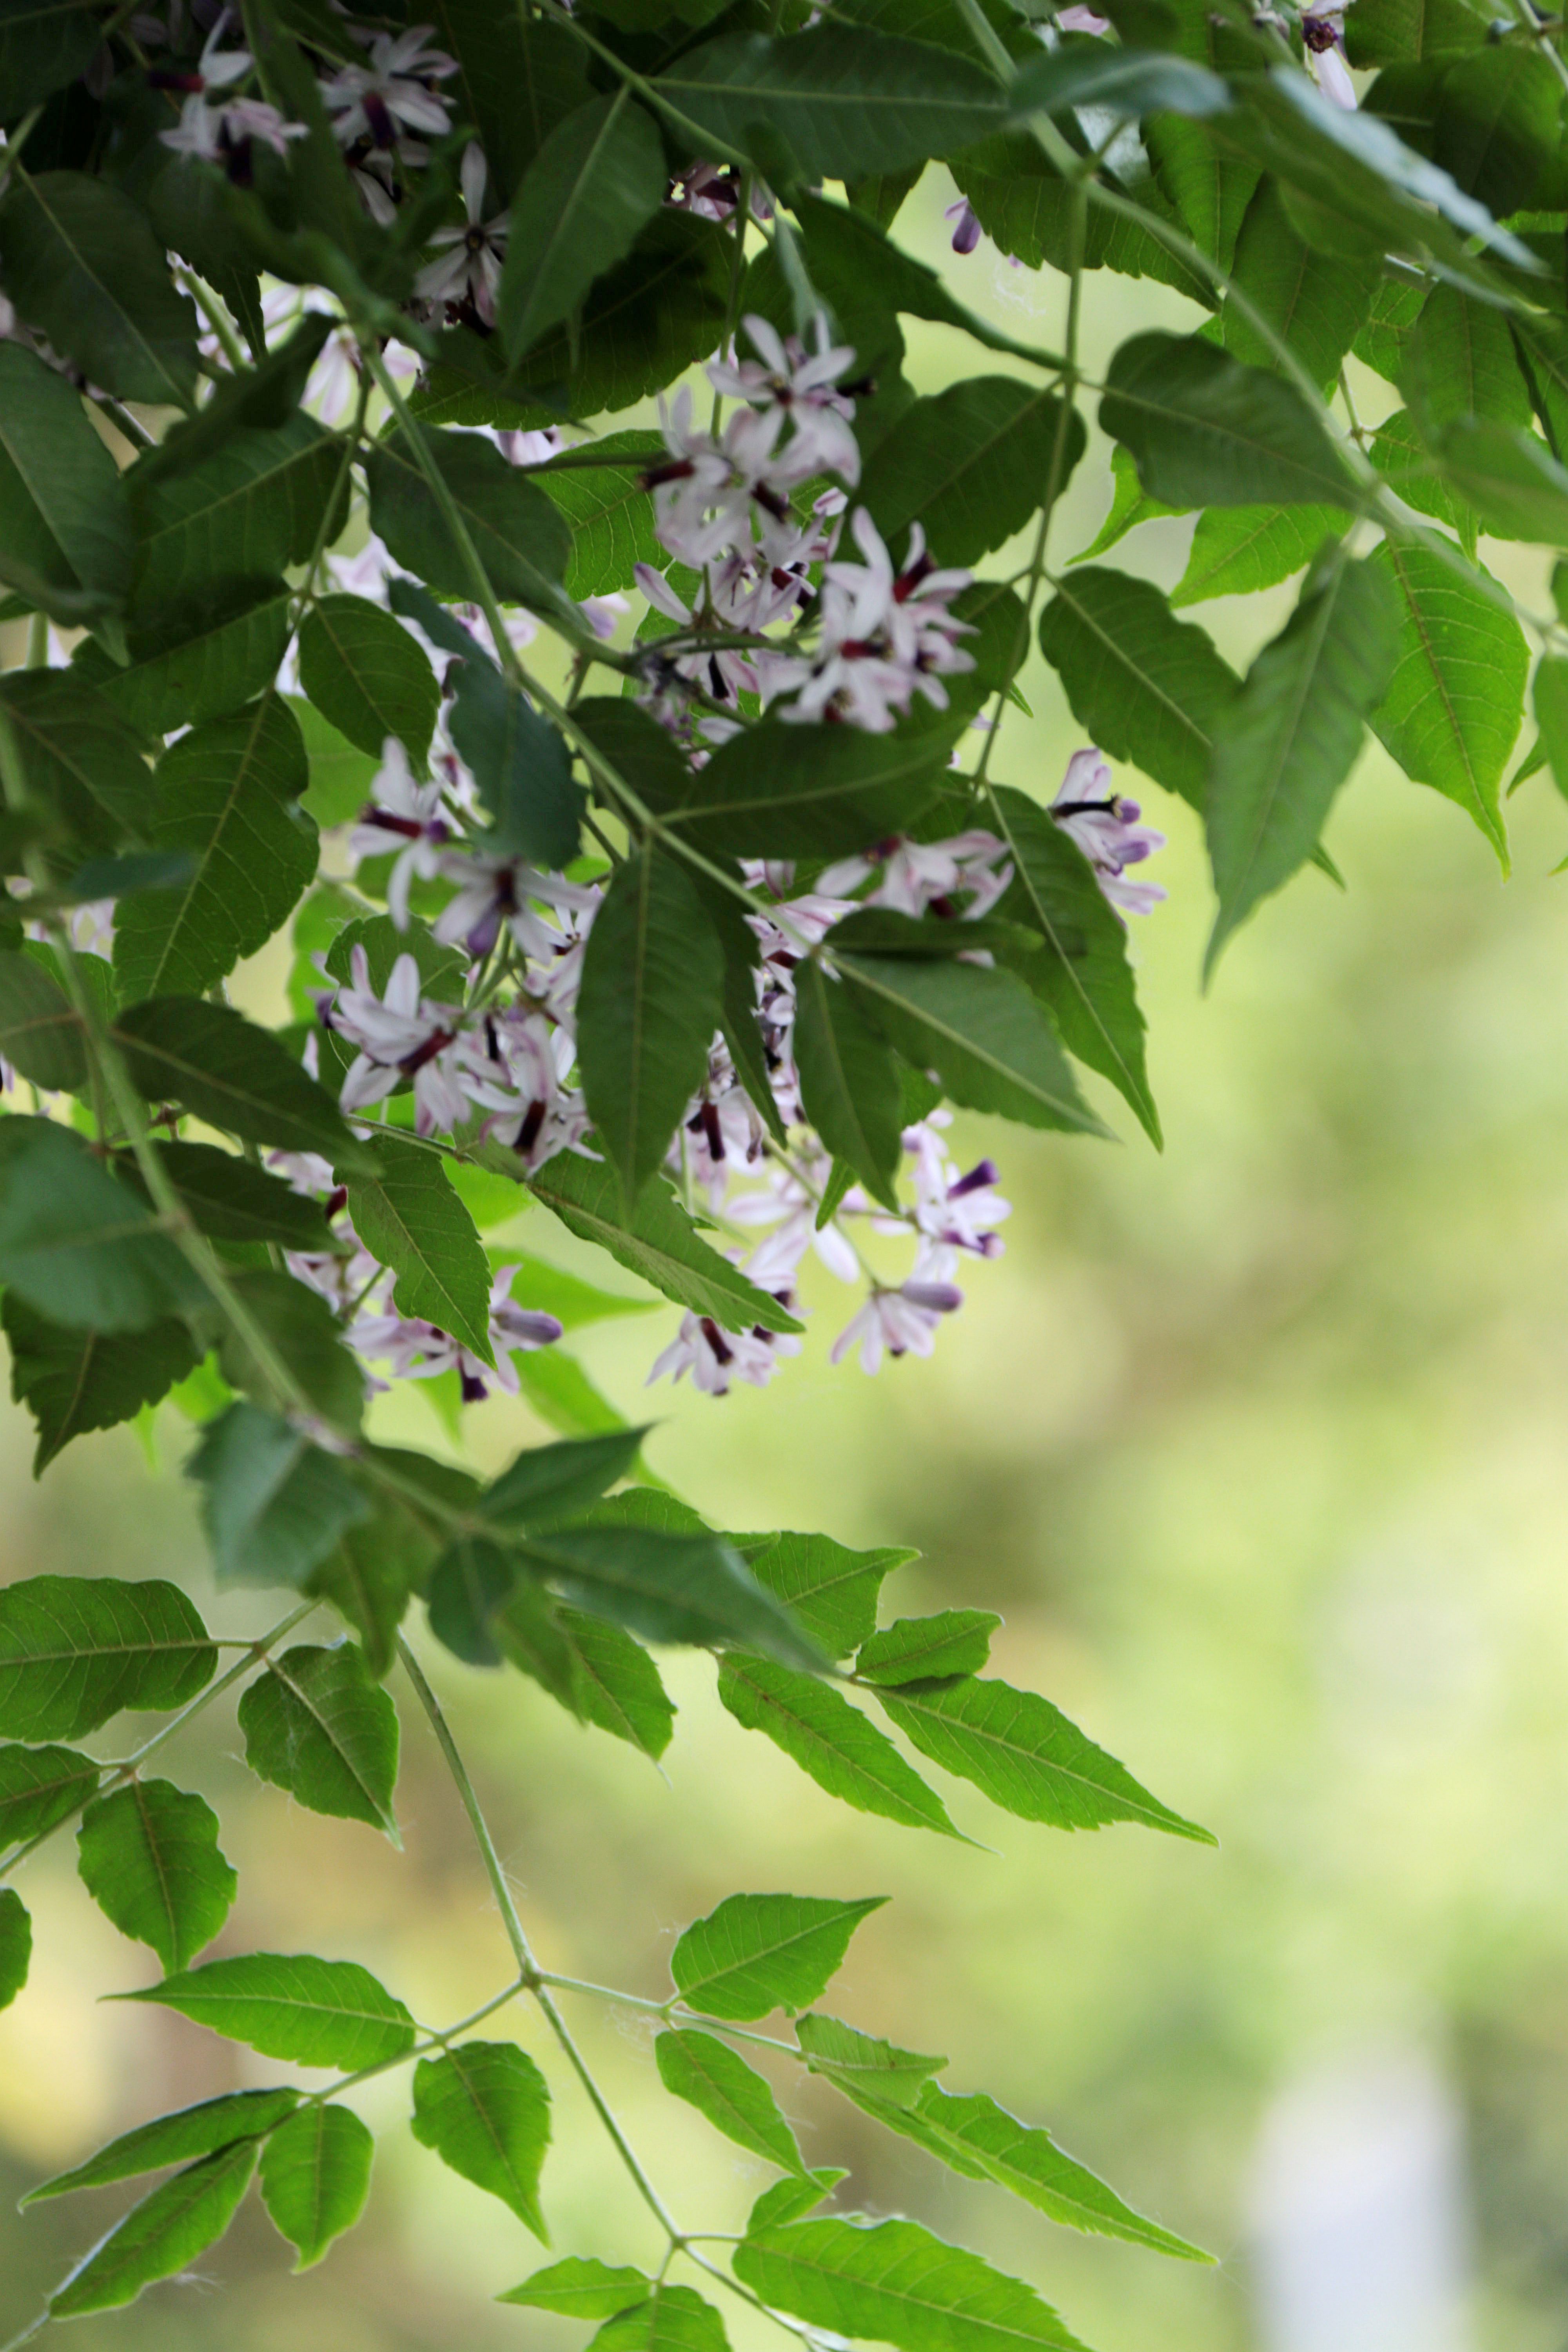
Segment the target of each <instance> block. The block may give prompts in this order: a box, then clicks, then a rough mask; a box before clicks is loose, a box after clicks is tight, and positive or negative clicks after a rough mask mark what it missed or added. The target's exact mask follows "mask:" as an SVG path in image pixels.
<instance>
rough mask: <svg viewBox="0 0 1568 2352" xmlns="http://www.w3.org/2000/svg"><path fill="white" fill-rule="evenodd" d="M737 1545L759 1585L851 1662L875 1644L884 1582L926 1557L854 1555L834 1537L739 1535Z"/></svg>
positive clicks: (896, 1552)
mask: <svg viewBox="0 0 1568 2352" xmlns="http://www.w3.org/2000/svg"><path fill="white" fill-rule="evenodd" d="M734 1541H735V1543H736V1544H737V1545H738V1546H739V1547H740V1548H741V1549H742V1550H744V1552H745V1553H746V1555H747V1558H748V1559H750V1562H751V1568H752V1575H753V1576H754V1577H755V1578H756V1580H757V1581H758V1583H759V1584H764V1585H766V1587H767V1589H768V1591H770V1592H772V1593H774V1594H776V1595H777V1597H778V1599H779V1600H780V1601H785V1602H787V1603H788V1605H789V1608H790V1610H791V1612H792V1613H793V1614H794V1616H795V1618H796V1619H797V1620H798V1622H800V1623H801V1624H802V1625H804V1626H805V1630H806V1632H807V1633H809V1634H810V1635H811V1638H812V1640H813V1641H814V1642H819V1643H821V1644H822V1647H823V1649H824V1650H826V1653H827V1655H828V1656H829V1657H830V1658H845V1657H847V1656H848V1654H849V1653H850V1652H851V1651H852V1650H858V1648H859V1646H860V1644H861V1643H862V1642H866V1641H868V1640H869V1639H870V1637H871V1635H872V1633H874V1632H875V1631H876V1625H877V1595H878V1593H879V1591H881V1587H882V1580H883V1578H884V1577H887V1576H890V1575H891V1574H892V1573H893V1570H895V1569H899V1568H907V1567H908V1566H909V1565H910V1561H911V1560H916V1559H919V1558H920V1554H919V1552H918V1551H910V1550H907V1549H902V1548H901V1547H889V1548H888V1549H885V1550H880V1551H850V1550H848V1549H847V1548H846V1547H845V1546H844V1545H843V1544H841V1543H835V1542H834V1540H833V1538H832V1537H831V1536H816V1535H811V1536H805V1535H788V1534H786V1535H777V1536H766V1537H761V1538H758V1537H752V1536H737V1537H736V1538H734ZM759 1544H760V1545H761V1546H762V1547H763V1548H762V1549H756V1547H757V1546H758V1545H759Z"/></svg>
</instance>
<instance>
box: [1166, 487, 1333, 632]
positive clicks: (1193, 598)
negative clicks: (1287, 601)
mask: <svg viewBox="0 0 1568 2352" xmlns="http://www.w3.org/2000/svg"><path fill="white" fill-rule="evenodd" d="M1344 527H1345V519H1344V517H1343V515H1342V514H1341V513H1339V512H1338V510H1337V509H1335V508H1333V507H1211V508H1210V509H1209V510H1208V512H1207V513H1206V514H1201V515H1200V516H1199V517H1198V527H1197V529H1196V530H1195V531H1194V533H1193V544H1192V551H1191V552H1190V554H1189V555H1188V557H1187V568H1186V570H1185V572H1183V574H1182V576H1181V578H1180V580H1178V582H1177V583H1176V585H1175V586H1174V587H1173V589H1172V591H1171V604H1172V605H1173V607H1176V606H1180V605H1184V604H1202V603H1204V601H1205V599H1206V598H1207V597H1210V596H1251V595H1255V594H1256V593H1257V592H1258V589H1260V588H1274V587H1277V586H1278V585H1279V582H1280V581H1281V580H1289V577H1290V574H1291V573H1292V572H1300V570H1301V569H1302V567H1303V566H1304V565H1306V564H1308V563H1310V562H1311V560H1312V558H1313V556H1314V555H1315V554H1316V553H1317V551H1318V550H1319V548H1320V547H1321V545H1322V543H1323V541H1324V540H1325V539H1330V538H1332V539H1338V538H1339V537H1340V536H1341V535H1342V532H1343V530H1344Z"/></svg>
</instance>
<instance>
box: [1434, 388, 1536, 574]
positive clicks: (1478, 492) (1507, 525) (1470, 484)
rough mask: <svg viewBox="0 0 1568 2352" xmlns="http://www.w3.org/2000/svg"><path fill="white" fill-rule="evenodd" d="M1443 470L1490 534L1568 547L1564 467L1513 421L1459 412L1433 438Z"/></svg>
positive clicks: (1495, 537) (1496, 537)
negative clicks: (1496, 422) (1439, 435)
mask: <svg viewBox="0 0 1568 2352" xmlns="http://www.w3.org/2000/svg"><path fill="white" fill-rule="evenodd" d="M1438 453H1439V455H1440V457H1441V458H1442V461H1443V470H1444V472H1445V474H1446V475H1447V478H1448V480H1449V481H1450V482H1451V483H1452V484H1453V486H1454V488H1456V489H1457V490H1458V492H1459V493H1460V495H1461V497H1463V498H1464V499H1466V500H1467V501H1468V504H1469V505H1470V506H1471V507H1473V508H1474V509H1475V511H1476V513H1477V515H1478V516H1479V518H1480V525H1481V529H1482V530H1486V531H1489V532H1490V533H1491V535H1492V537H1493V538H1494V539H1523V540H1534V541H1542V540H1544V541H1546V542H1547V543H1548V545H1550V546H1552V547H1568V469H1565V468H1564V467H1562V466H1560V465H1559V464H1558V462H1557V460H1556V458H1555V457H1552V454H1551V452H1550V451H1549V450H1548V449H1547V447H1546V445H1545V443H1544V442H1542V441H1539V440H1537V438H1536V436H1535V435H1534V434H1533V433H1525V432H1521V430H1520V429H1519V427H1518V426H1510V425H1494V424H1492V423H1491V422H1490V420H1489V419H1487V420H1482V419H1479V418H1477V417H1461V418H1459V419H1458V420H1457V421H1456V422H1455V423H1454V424H1452V425H1449V426H1448V427H1447V431H1446V432H1445V433H1444V434H1443V436H1442V438H1441V440H1440V441H1439V443H1438Z"/></svg>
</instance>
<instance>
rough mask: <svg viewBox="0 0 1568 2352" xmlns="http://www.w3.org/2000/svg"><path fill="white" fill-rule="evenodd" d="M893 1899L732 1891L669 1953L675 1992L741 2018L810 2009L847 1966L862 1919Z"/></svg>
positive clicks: (695, 2004) (711, 2011) (707, 2009)
mask: <svg viewBox="0 0 1568 2352" xmlns="http://www.w3.org/2000/svg"><path fill="white" fill-rule="evenodd" d="M887 1899H888V1898H887V1896H886V1895H868V1896H867V1897H866V1898H865V1899H864V1900H862V1901H860V1902H858V1903H840V1902H837V1901H836V1900H833V1899H831V1898H829V1897H827V1896H824V1895H726V1896H725V1898H724V1900H723V1902H722V1903H721V1904H720V1905H719V1906H718V1908H717V1909H716V1910H713V1911H710V1912H709V1914H708V1916H707V1917H706V1918H703V1919H698V1920H695V1921H694V1922H693V1923H692V1925H691V1926H690V1927H688V1928H687V1929H686V1930H685V1932H684V1934H683V1935H681V1936H680V1937H679V1939H678V1941H677V1943H676V1946H675V1949H674V1951H673V1952H672V1953H671V1954H670V1958H669V1973H670V1975H671V1977H672V1978H673V1979H674V1980H675V1987H676V1990H677V1991H678V1992H679V1994H680V1996H681V1998H682V1999H683V2000H685V2001H686V2002H687V2003H688V2005H689V2007H690V2008H692V2009H696V2010H700V2011H703V2012H704V2013H705V2014H706V2015H708V2016H710V2017H726V2018H731V2019H733V2020H735V2021H742V2022H743V2021H746V2020H748V2019H751V2018H758V2017H766V2015H767V2014H768V2011H770V2010H773V2009H782V2010H784V2011H786V2013H789V2014H793V2013H794V2012H795V2011H796V2010H800V2009H809V2008H810V2006H811V2004H812V2002H813V2001H814V2000H816V1998H817V1996H818V1994H819V1993H820V1992H821V1991H822V1990H823V1988H824V1986H825V1985H826V1983H827V1981H828V1979H829V1978H831V1977H833V1976H834V1975H836V1974H837V1970H838V1969H839V1968H840V1967H841V1965H842V1964H843V1959H844V1955H845V1953H846V1952H847V1950H848V1948H849V1938H850V1937H851V1936H852V1935H853V1934H854V1933H855V1930H856V1928H857V1927H858V1926H859V1925H860V1922H861V1920H862V1919H864V1918H865V1917H866V1916H867V1915H868V1913H870V1912H872V1911H877V1910H879V1909H880V1908H881V1906H882V1905H883V1904H884V1903H885V1902H886V1901H887Z"/></svg>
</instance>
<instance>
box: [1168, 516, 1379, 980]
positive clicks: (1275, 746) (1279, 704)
mask: <svg viewBox="0 0 1568 2352" xmlns="http://www.w3.org/2000/svg"><path fill="white" fill-rule="evenodd" d="M1398 628H1399V615H1398V611H1397V607H1396V605H1395V603H1394V597H1393V595H1392V593H1390V590H1389V585H1388V582H1387V580H1386V579H1385V578H1384V576H1383V575H1382V574H1381V573H1379V572H1374V571H1373V568H1372V566H1371V565H1370V564H1369V563H1356V562H1349V561H1346V560H1343V559H1341V560H1337V561H1336V560H1331V561H1330V562H1329V563H1328V564H1327V566H1326V567H1325V568H1324V569H1322V570H1321V571H1319V572H1314V573H1312V574H1311V575H1310V576H1309V578H1308V581H1307V584H1306V586H1305V588H1304V589H1303V590H1302V592H1301V601H1300V604H1298V605H1297V607H1296V610H1295V612H1294V613H1293V614H1291V616H1290V618H1289V621H1288V622H1287V623H1286V625H1285V627H1284V628H1283V629H1282V630H1281V632H1280V634H1279V636H1277V637H1276V638H1275V639H1274V640H1273V642H1272V644H1270V645H1268V646H1265V647H1264V648H1263V651H1262V652H1261V653H1260V654H1259V655H1258V658H1257V660H1256V661H1255V662H1254V663H1253V665H1252V667H1251V669H1250V670H1249V671H1248V672H1247V682H1246V684H1245V685H1244V686H1243V688H1242V689H1241V692H1240V693H1239V694H1238V695H1237V698H1236V699H1235V701H1234V702H1232V703H1231V704H1230V705H1229V706H1228V707H1227V708H1226V709H1225V710H1224V711H1223V712H1222V713H1221V715H1220V718H1219V720H1218V722H1217V724H1216V726H1215V745H1214V764H1213V768H1212V770H1211V773H1210V782H1209V801H1208V813H1207V831H1208V845H1209V856H1210V859H1211V861H1212V863H1213V866H1214V877H1215V892H1216V893H1217V895H1218V898H1219V908H1218V911H1217V912H1216V914H1215V922H1214V929H1213V930H1212V932H1211V933H1210V935H1209V943H1208V948H1207V950H1206V952H1205V958H1204V971H1205V976H1206V975H1207V974H1208V973H1209V972H1211V971H1213V969H1214V966H1215V960H1216V958H1217V957H1218V954H1219V951H1220V949H1221V948H1222V947H1223V946H1224V944H1225V942H1226V940H1227V939H1228V938H1229V936H1230V934H1231V932H1232V931H1234V930H1235V929H1236V927H1237V924H1238V923H1239V922H1241V921H1242V920H1243V919H1245V917H1246V916H1247V914H1249V913H1250V911H1251V909H1252V908H1254V907H1255V906H1256V905H1257V903H1258V899H1259V898H1265V897H1267V896H1268V892H1269V891H1271V890H1277V889H1279V887H1280V885H1281V884H1282V883H1284V882H1288V881H1289V878H1290V877H1291V875H1292V874H1294V873H1295V872H1296V870H1297V868H1298V867H1299V866H1301V865H1303V864H1305V862H1306V860H1307V859H1308V858H1309V857H1310V856H1311V855H1312V853H1313V851H1314V850H1315V849H1316V847H1317V845H1318V838H1319V835H1321V832H1322V829H1323V824H1324V822H1325V820H1326V819H1327V816H1328V814H1329V810H1330V807H1331V804H1332V802H1333V797H1334V794H1335V793H1337V792H1338V790H1339V788H1340V786H1341V784H1342V783H1343V782H1344V780H1345V778H1346V777H1347V776H1348V775H1349V773H1350V772H1351V769H1352V766H1353V765H1354V763H1355V760H1356V755H1357V754H1358V752H1359V751H1360V750H1361V747H1362V740H1363V730H1364V727H1365V722H1366V719H1367V715H1368V713H1369V712H1370V711H1371V710H1372V709H1373V708H1374V707H1375V705H1376V704H1377V703H1378V702H1379V701H1381V699H1382V698H1383V696H1384V693H1385V691H1386V690H1387V688H1388V683H1389V680H1390V678H1391V677H1392V676H1393V674H1394V661H1395V658H1396V656H1397V651H1398V643H1397V638H1398Z"/></svg>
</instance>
